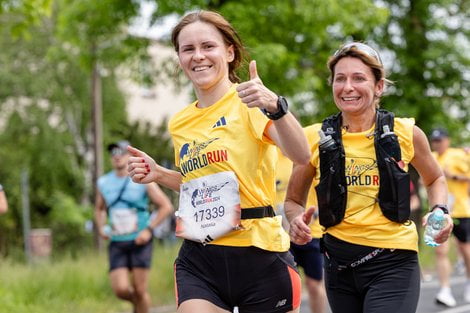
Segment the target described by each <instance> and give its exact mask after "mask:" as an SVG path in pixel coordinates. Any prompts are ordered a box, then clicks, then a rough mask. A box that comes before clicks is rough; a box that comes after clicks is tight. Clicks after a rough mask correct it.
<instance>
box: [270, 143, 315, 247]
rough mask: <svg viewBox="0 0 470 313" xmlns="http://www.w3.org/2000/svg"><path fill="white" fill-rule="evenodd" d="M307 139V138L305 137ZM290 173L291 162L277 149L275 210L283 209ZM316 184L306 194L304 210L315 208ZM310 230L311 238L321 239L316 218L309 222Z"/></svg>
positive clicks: (313, 183)
mask: <svg viewBox="0 0 470 313" xmlns="http://www.w3.org/2000/svg"><path fill="white" fill-rule="evenodd" d="M307 138H308V137H307ZM291 173H292V161H291V160H290V159H289V158H288V157H286V156H284V154H282V152H281V150H280V149H278V163H277V170H276V208H277V209H278V211H279V209H281V208H283V207H284V201H285V198H286V193H287V185H288V183H289V178H290V175H291ZM317 184H318V182H316V183H315V181H314V182H312V187H311V188H310V191H309V193H308V198H307V203H306V207H305V209H308V208H310V207H311V206H317V197H316V193H315V189H314V188H313V186H314V185H315V186H316V185H317ZM309 226H310V230H311V235H312V237H313V238H321V236H322V235H323V232H322V227H321V225H320V222H319V220H318V218H316V219H315V220H312V222H310V225H309Z"/></svg>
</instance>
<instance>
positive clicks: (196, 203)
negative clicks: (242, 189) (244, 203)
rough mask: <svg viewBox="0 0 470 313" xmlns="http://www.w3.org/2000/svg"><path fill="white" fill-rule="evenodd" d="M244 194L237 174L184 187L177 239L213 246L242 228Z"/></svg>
mask: <svg viewBox="0 0 470 313" xmlns="http://www.w3.org/2000/svg"><path fill="white" fill-rule="evenodd" d="M240 212H241V211H240V193H239V189H238V180H237V177H236V176H235V173H233V172H220V173H216V174H212V175H207V176H204V177H200V178H196V179H193V180H191V181H189V182H187V183H184V184H182V185H181V187H180V202H179V209H178V211H177V212H176V236H178V237H182V238H185V239H190V240H193V241H199V242H201V243H209V242H211V241H212V240H214V239H217V238H219V237H221V236H223V235H225V234H227V233H228V232H230V231H232V230H234V229H237V228H238V227H239V225H240V214H241V213H240Z"/></svg>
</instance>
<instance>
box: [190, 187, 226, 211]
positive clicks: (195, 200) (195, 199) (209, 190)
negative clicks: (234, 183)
mask: <svg viewBox="0 0 470 313" xmlns="http://www.w3.org/2000/svg"><path fill="white" fill-rule="evenodd" d="M227 184H228V182H224V183H221V184H217V185H213V186H208V185H207V184H206V183H204V184H203V186H202V188H196V189H195V190H194V192H193V194H192V195H191V205H192V206H193V207H194V208H195V207H196V206H197V205H201V204H204V203H209V202H217V201H219V200H220V196H212V194H213V193H214V192H217V191H219V190H220V189H222V188H223V187H224V186H225V185H227Z"/></svg>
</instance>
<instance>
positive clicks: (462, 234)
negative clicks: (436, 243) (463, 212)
mask: <svg viewBox="0 0 470 313" xmlns="http://www.w3.org/2000/svg"><path fill="white" fill-rule="evenodd" d="M452 233H453V234H454V236H455V237H456V238H457V240H458V241H460V242H470V218H454V228H453V229H452Z"/></svg>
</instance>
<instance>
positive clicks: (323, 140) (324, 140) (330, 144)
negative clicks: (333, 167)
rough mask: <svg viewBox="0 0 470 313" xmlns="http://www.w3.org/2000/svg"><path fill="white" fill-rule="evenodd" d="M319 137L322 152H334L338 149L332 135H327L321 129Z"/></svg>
mask: <svg viewBox="0 0 470 313" xmlns="http://www.w3.org/2000/svg"><path fill="white" fill-rule="evenodd" d="M318 135H320V142H319V143H318V144H319V146H320V148H321V149H322V150H332V149H334V148H336V142H335V140H334V139H333V137H331V135H325V133H324V132H323V130H321V129H320V130H319V131H318Z"/></svg>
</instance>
